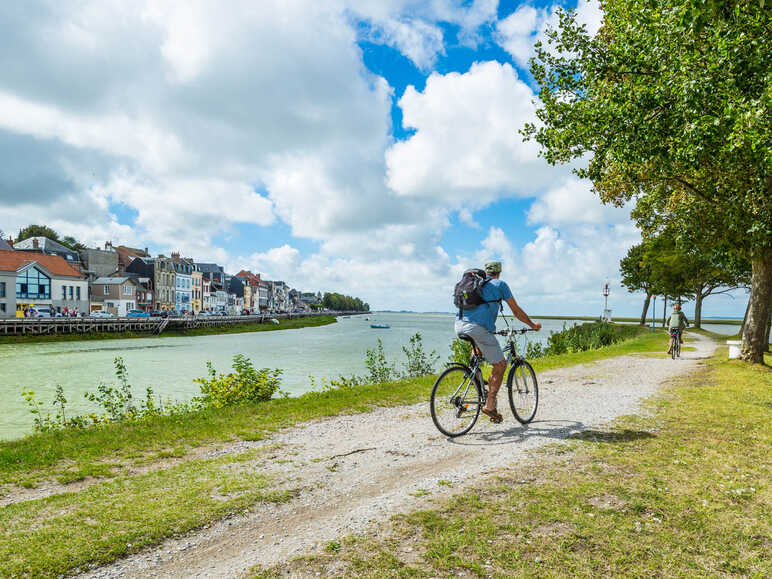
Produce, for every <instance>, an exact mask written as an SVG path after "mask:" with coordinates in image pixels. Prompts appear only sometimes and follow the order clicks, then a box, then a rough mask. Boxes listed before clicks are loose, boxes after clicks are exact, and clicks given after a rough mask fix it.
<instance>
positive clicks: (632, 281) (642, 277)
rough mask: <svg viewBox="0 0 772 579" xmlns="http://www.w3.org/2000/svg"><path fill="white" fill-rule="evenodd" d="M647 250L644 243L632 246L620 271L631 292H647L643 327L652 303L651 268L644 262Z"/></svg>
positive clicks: (623, 282) (623, 260) (622, 261)
mask: <svg viewBox="0 0 772 579" xmlns="http://www.w3.org/2000/svg"><path fill="white" fill-rule="evenodd" d="M645 252H646V250H645V248H644V246H643V244H642V243H639V244H638V245H634V246H632V247H631V248H630V249H629V250H628V251H627V255H626V256H624V257H623V258H622V260H621V261H620V262H619V271H620V273H621V274H622V285H623V286H625V287H626V288H627V290H628V291H630V292H637V291H645V292H646V299H645V300H644V302H643V312H641V325H644V324H645V323H646V313H647V312H648V311H649V303H650V302H651V296H652V295H653V293H652V291H651V287H652V278H651V268H650V267H649V266H648V263H646V262H645V261H644V255H645Z"/></svg>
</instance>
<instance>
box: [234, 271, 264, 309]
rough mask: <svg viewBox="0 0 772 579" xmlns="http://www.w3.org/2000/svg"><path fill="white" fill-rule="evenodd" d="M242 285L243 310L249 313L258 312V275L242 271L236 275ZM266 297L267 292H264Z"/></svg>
mask: <svg viewBox="0 0 772 579" xmlns="http://www.w3.org/2000/svg"><path fill="white" fill-rule="evenodd" d="M236 277H238V278H239V279H240V280H241V281H242V283H243V284H244V308H245V309H247V310H249V311H250V312H256V311H259V310H260V309H261V308H260V282H261V280H260V274H259V273H258V274H254V273H252V272H251V271H249V270H244V269H242V270H241V271H240V272H239V273H237V274H236ZM266 297H267V291H266Z"/></svg>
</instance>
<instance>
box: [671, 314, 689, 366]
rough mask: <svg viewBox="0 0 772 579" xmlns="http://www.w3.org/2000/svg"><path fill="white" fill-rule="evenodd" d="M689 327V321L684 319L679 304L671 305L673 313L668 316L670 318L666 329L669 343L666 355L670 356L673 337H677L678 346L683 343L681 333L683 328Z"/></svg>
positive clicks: (684, 316)
mask: <svg viewBox="0 0 772 579" xmlns="http://www.w3.org/2000/svg"><path fill="white" fill-rule="evenodd" d="M688 326H689V320H688V319H687V318H686V315H684V313H683V312H682V311H681V304H678V303H676V304H673V313H671V314H670V317H669V318H668V321H667V327H668V332H669V333H670V341H669V343H668V347H667V353H668V354H670V353H671V352H672V350H673V341H674V338H673V337H674V336H675V335H676V334H677V335H678V342H679V344H683V343H684V338H683V331H684V328H686V327H688Z"/></svg>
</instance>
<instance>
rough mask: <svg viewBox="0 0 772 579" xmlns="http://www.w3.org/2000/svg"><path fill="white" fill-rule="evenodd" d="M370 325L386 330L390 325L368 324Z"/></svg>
mask: <svg viewBox="0 0 772 579" xmlns="http://www.w3.org/2000/svg"><path fill="white" fill-rule="evenodd" d="M370 327H371V328H375V329H376V330H388V329H389V328H390V327H391V326H390V325H389V324H370Z"/></svg>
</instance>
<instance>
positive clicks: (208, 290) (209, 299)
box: [201, 273, 214, 312]
mask: <svg viewBox="0 0 772 579" xmlns="http://www.w3.org/2000/svg"><path fill="white" fill-rule="evenodd" d="M202 276H203V273H202ZM201 307H202V308H203V309H204V310H205V311H207V312H211V311H212V310H214V294H213V293H212V282H211V281H210V280H208V279H206V278H205V277H202V279H201Z"/></svg>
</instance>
